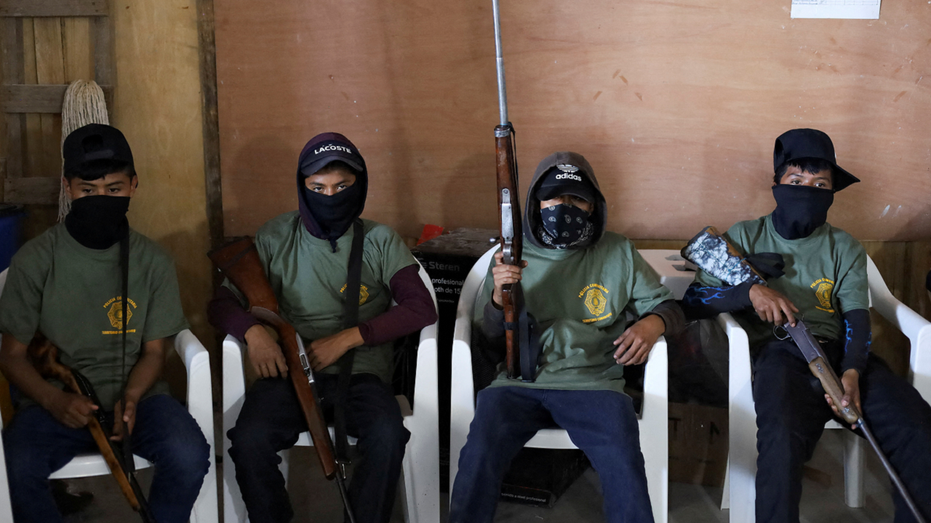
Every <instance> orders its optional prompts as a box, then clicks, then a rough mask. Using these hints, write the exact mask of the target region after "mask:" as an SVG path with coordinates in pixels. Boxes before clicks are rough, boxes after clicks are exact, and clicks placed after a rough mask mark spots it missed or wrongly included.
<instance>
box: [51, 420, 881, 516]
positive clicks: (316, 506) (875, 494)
mask: <svg viewBox="0 0 931 523" xmlns="http://www.w3.org/2000/svg"><path fill="white" fill-rule="evenodd" d="M841 436H842V434H841V431H827V432H825V434H824V436H823V438H822V440H821V443H820V444H819V448H818V450H817V451H816V452H815V457H814V459H812V461H811V462H810V463H809V467H811V468H812V469H814V470H816V471H820V472H823V473H824V476H825V477H826V478H827V477H829V478H830V480H829V481H827V482H829V483H830V485H827V484H826V481H825V480H822V481H820V482H815V481H813V480H810V479H805V481H804V493H803V496H802V505H801V511H802V519H801V523H815V522H819V523H820V522H835V521H844V522H848V521H852V522H860V523H870V522H871V523H878V522H891V521H892V519H893V507H892V498H891V494H890V486H889V481H888V479H887V478H886V474H885V471H883V469H882V465H881V464H880V463H879V460H878V459H877V458H876V457H875V456H873V455H872V454H869V455H868V458H867V476H866V491H867V498H866V507H865V508H862V509H850V508H848V507H847V506H846V505H845V504H844V479H843V478H844V471H843V462H842V457H843V440H842V439H841ZM311 452H312V450H311V449H309V448H297V449H295V450H294V451H292V453H291V459H292V460H294V461H293V462H292V465H291V471H292V472H293V474H292V476H291V478H290V479H291V480H290V485H289V488H290V491H291V496H292V501H293V504H294V507H295V512H296V514H297V515H296V517H295V520H294V521H295V523H304V522H314V523H328V522H334V523H336V522H341V521H342V514H341V505H340V502H339V494H338V492H337V489H336V485H335V484H334V483H331V482H328V481H326V480H325V479H323V477H322V475H321V474H320V473H319V471H317V470H316V469H317V467H318V465H317V463H316V458H315V457H314V456H313V454H312V453H311ZM302 469H304V470H302ZM141 475H142V478H141V479H142V481H143V483H147V482H148V479H149V478H148V476H149V471H145V472H142V473H141ZM75 486H76V487H78V488H80V489H85V490H90V491H92V492H94V495H95V500H94V502H93V503H92V504H91V506H90V507H89V508H87V509H86V510H85V511H84V512H82V513H80V514H76V515H73V516H71V517H69V518H68V523H78V522H81V523H98V522H100V523H102V522H115V521H119V522H124V521H125V522H131V521H138V518H137V517H136V516H135V515H134V514H133V513H132V512H131V511H130V510H129V509H128V507H127V506H126V503H125V502H124V501H123V499H122V498H121V497H120V495H119V492H118V491H117V488H116V486H115V484H114V483H113V480H112V479H111V478H110V477H108V476H102V477H98V478H87V479H82V480H77V481H75ZM599 489H600V485H599V482H598V476H597V474H595V473H594V472H593V471H592V470H591V469H589V470H588V471H586V472H585V473H584V474H583V475H582V476H581V477H580V478H579V479H578V480H576V481H575V483H573V484H572V486H571V487H570V488H569V490H567V491H566V493H565V494H563V495H562V497H561V498H560V499H559V500H558V501H557V502H556V504H555V506H554V507H553V508H537V507H529V506H526V505H519V504H514V503H500V504H499V506H498V514H497V517H496V518H495V521H496V522H499V523H541V522H546V521H553V522H568V521H572V522H575V521H585V522H592V523H596V522H601V521H604V516H603V515H602V513H601V494H600V490H599ZM721 492H722V489H721V488H714V487H702V486H697V485H686V484H683V483H671V484H670V488H669V520H670V522H671V523H724V522H727V518H728V513H727V511H721V510H720V509H719V506H720V502H721ZM445 496H446V494H445V493H444V494H443V498H444V507H443V517H444V519H445ZM395 505H396V506H395V510H394V512H395V514H394V517H393V518H392V523H401V522H403V521H404V517H403V512H402V509H401V507H400V504H399V503H396V504H395ZM360 523H361V522H360Z"/></svg>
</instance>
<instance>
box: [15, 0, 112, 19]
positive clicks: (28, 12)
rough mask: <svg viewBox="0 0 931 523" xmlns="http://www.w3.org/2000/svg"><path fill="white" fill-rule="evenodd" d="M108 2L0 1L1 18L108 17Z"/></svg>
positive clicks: (57, 0)
mask: <svg viewBox="0 0 931 523" xmlns="http://www.w3.org/2000/svg"><path fill="white" fill-rule="evenodd" d="M108 12H109V4H108V2H107V0H0V16H15V17H23V16H32V17H46V16H106V15H107V13H108Z"/></svg>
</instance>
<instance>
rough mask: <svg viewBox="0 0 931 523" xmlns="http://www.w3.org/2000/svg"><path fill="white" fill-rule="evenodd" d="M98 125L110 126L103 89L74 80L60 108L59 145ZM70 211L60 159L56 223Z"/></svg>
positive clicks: (69, 199)
mask: <svg viewBox="0 0 931 523" xmlns="http://www.w3.org/2000/svg"><path fill="white" fill-rule="evenodd" d="M92 123H99V124H106V125H110V117H109V115H108V114H107V101H106V99H105V98H104V95H103V89H101V88H100V86H99V85H97V83H96V82H94V81H86V80H75V81H73V82H71V85H69V86H68V89H67V90H66V91H65V100H64V102H63V103H62V106H61V144H62V146H64V144H65V138H67V137H68V135H69V134H71V132H72V131H74V130H75V129H79V128H81V127H84V126H85V125H88V124H92ZM70 210H71V197H70V196H69V195H68V193H67V192H66V191H65V183H64V158H62V183H61V190H60V191H59V193H58V221H64V219H65V216H67V215H68V212H69V211H70Z"/></svg>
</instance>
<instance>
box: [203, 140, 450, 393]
mask: <svg viewBox="0 0 931 523" xmlns="http://www.w3.org/2000/svg"><path fill="white" fill-rule="evenodd" d="M314 143H315V142H314V141H311V142H309V143H308V144H307V146H305V148H304V151H303V152H302V153H301V160H302V161H303V159H304V156H305V155H306V154H308V151H309V150H311V149H312V147H313V145H314ZM299 165H300V163H299ZM304 178H305V176H304V175H302V174H301V173H300V170H298V173H297V183H298V191H299V192H300V191H301V190H302V188H303V187H304ZM367 181H368V180H367V172H365V171H364V170H363V172H362V173H360V174H358V175H357V177H356V184H360V188H362V189H363V191H361V194H360V198H359V200H357V202H358V208H357V209H356V212H355V213H354V214H355V217H358V215H359V214H361V212H362V205H363V204H364V199H365V190H364V189H365V188H367ZM354 185H355V184H354ZM332 197H335V196H332ZM332 197H331V198H332ZM298 201H299V208H300V210H299V211H293V212H289V213H285V214H282V215H280V216H278V217H276V218H274V219H272V220H271V221H269V222H268V223H266V224H265V225H263V226H262V227H261V228H260V229H259V231H258V232H257V233H256V236H255V244H256V248H257V250H258V252H259V257H260V258H261V260H262V264H263V266H264V269H265V274H266V275H267V276H268V280H269V283H270V284H271V286H272V289H273V291H274V292H275V296H276V297H277V298H278V303H279V307H280V310H281V313H282V316H283V317H284V318H285V320H287V321H288V322H289V323H291V325H293V326H294V328H295V329H297V332H298V333H299V334H300V335H301V337H302V338H303V339H304V340H305V344H307V345H309V344H310V342H311V341H313V340H316V339H319V338H323V337H326V336H330V335H333V334H336V333H338V332H340V331H341V330H343V325H342V307H343V292H344V291H345V287H346V275H347V268H348V264H349V251H350V250H351V246H352V237H353V230H352V228H351V227H350V228H349V229H348V230H347V231H345V232H344V233H342V234H341V235H340V236H338V237H335V238H334V235H333V234H328V231H326V228H325V227H323V226H321V225H320V224H319V223H318V221H317V219H318V216H316V214H319V213H314V212H311V210H310V209H308V204H307V203H306V202H307V199H306V198H305V197H304V195H303V194H300V196H299V198H298ZM362 223H363V228H364V232H365V242H364V243H363V249H362V285H361V289H360V294H359V302H360V306H359V325H358V327H359V331H360V333H361V334H362V339H363V340H364V343H365V344H364V345H363V346H361V347H357V348H356V349H353V350H355V351H356V354H355V359H354V362H353V373H354V374H358V373H369V374H375V375H377V376H379V377H380V378H382V380H383V381H386V382H389V383H390V380H391V372H392V370H393V352H392V344H391V343H389V342H390V341H392V340H394V339H396V338H398V337H400V336H403V335H406V334H409V333H411V332H415V331H417V330H419V329H421V328H423V327H425V326H427V325H429V324H431V323H433V322H435V321H436V308H435V307H434V304H433V299H432V298H431V297H430V293H429V291H428V290H427V288H426V287H425V286H424V284H423V281H422V280H421V279H420V276H419V275H418V269H419V267H418V265H417V262H416V260H415V259H414V257H413V256H412V255H411V253H410V250H409V249H408V248H407V246H406V245H405V244H404V242H403V241H402V240H401V238H400V236H398V234H397V233H395V232H394V230H392V229H391V228H390V227H388V226H385V225H381V224H379V223H376V222H373V221H370V220H362ZM392 300H394V301H395V302H396V305H395V306H393V307H391V301H392ZM244 307H245V300H242V299H240V296H239V292H238V290H237V289H235V287H234V286H233V285H232V284H230V283H229V282H224V286H223V287H221V288H220V289H218V291H217V293H216V295H215V296H214V299H213V300H211V302H210V304H209V306H208V311H207V313H208V319H209V321H210V323H211V324H212V325H213V326H214V327H216V328H218V329H220V330H222V331H223V332H226V333H228V334H231V335H233V336H234V337H236V338H237V339H239V340H240V341H244V338H245V333H246V331H247V330H248V329H249V328H250V327H252V326H253V325H255V324H257V323H258V322H257V321H256V320H255V318H254V317H253V316H252V315H250V314H249V313H248V312H246V311H245V310H244ZM337 370H338V369H337V365H335V364H334V365H331V366H330V367H327V368H326V369H325V370H324V372H327V373H330V372H336V371H337Z"/></svg>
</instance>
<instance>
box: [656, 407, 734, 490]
mask: <svg viewBox="0 0 931 523" xmlns="http://www.w3.org/2000/svg"><path fill="white" fill-rule="evenodd" d="M727 443H728V438H727V409H724V408H719V407H708V406H705V405H698V404H692V403H670V404H669V481H675V482H678V483H690V484H693V485H707V486H712V487H721V486H723V485H724V474H725V472H726V470H727Z"/></svg>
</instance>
